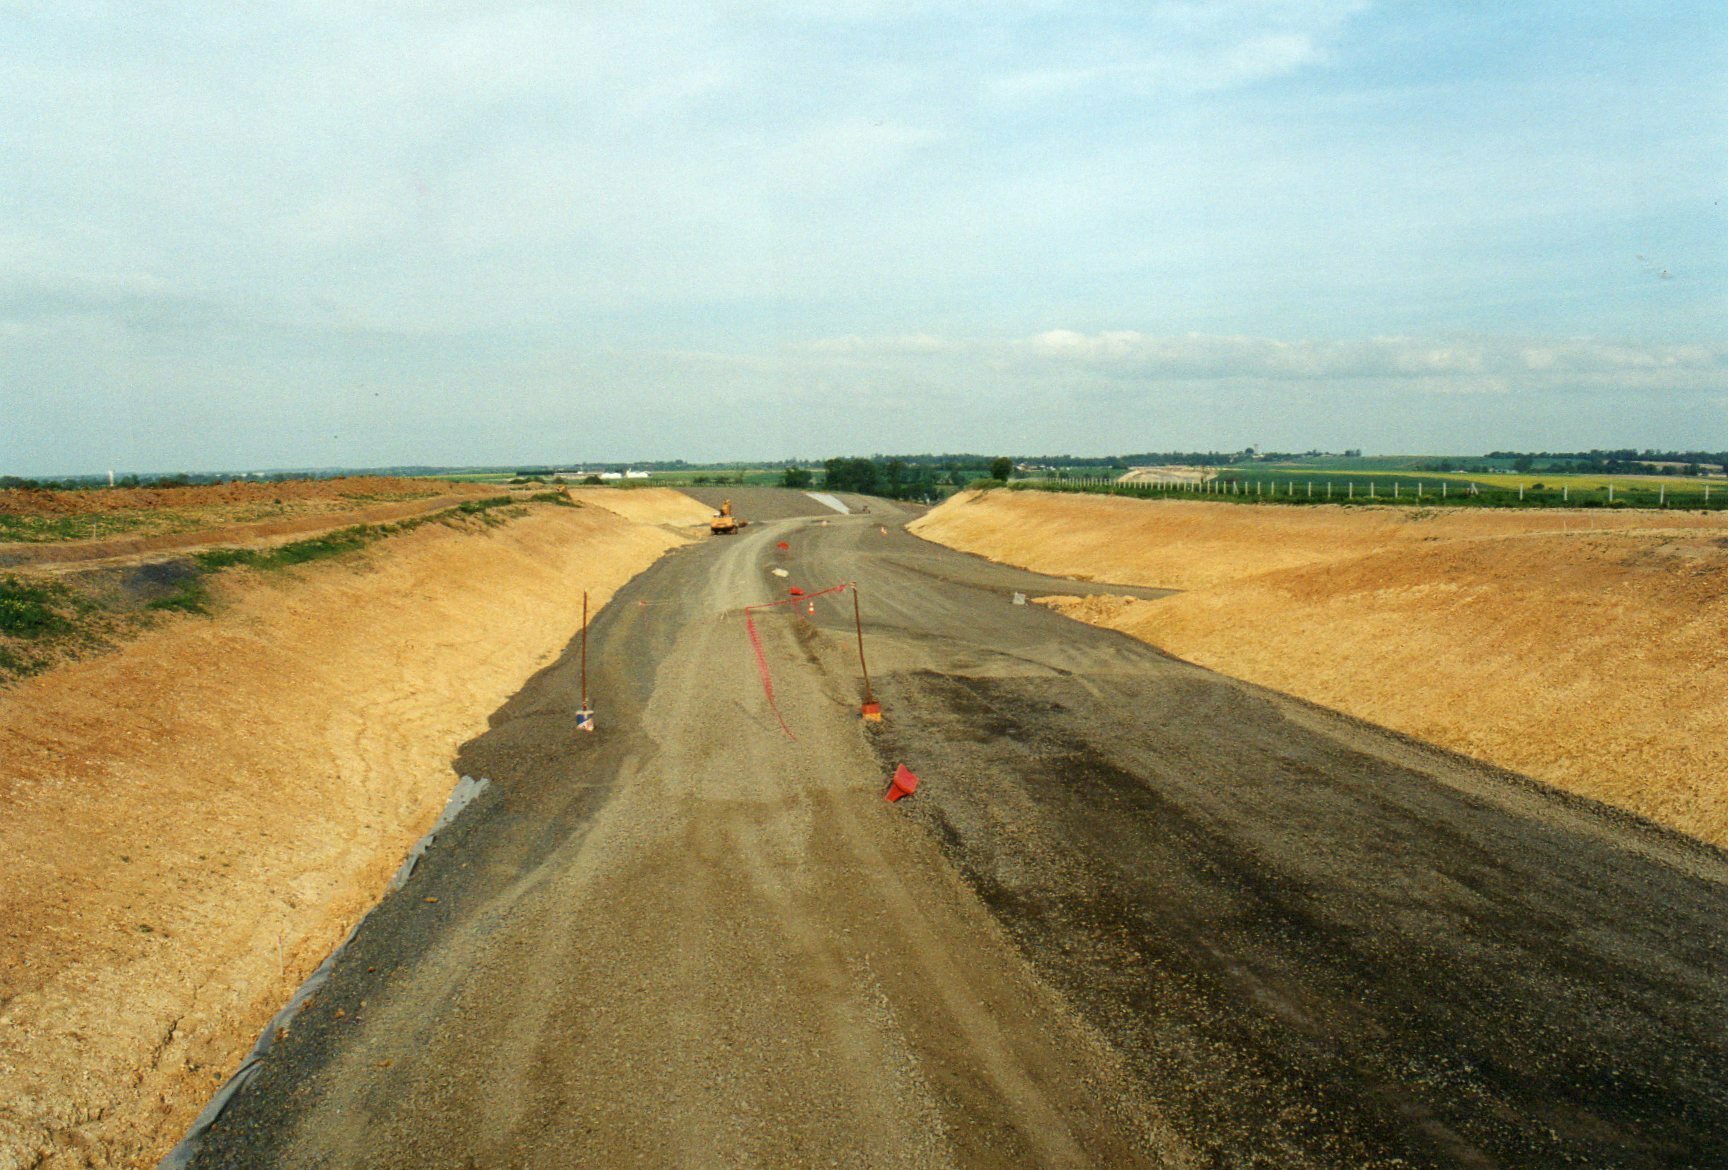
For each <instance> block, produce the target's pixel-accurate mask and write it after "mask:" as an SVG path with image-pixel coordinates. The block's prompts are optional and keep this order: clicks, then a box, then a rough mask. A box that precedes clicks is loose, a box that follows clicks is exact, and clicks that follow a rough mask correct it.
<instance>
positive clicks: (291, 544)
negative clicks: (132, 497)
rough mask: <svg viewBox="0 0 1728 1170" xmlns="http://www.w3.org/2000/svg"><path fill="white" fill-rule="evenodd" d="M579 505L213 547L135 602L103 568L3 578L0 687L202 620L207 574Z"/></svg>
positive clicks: (174, 560) (516, 505) (490, 501)
mask: <svg viewBox="0 0 1728 1170" xmlns="http://www.w3.org/2000/svg"><path fill="white" fill-rule="evenodd" d="M535 504H553V505H558V506H563V507H576V506H577V504H576V501H574V500H573V499H571V498H570V496H569V494H568V493H566V492H538V493H535V494H533V495H527V496H509V495H501V496H488V497H485V498H482V499H473V500H464V501H462V502H461V503H459V504H455V505H452V506H451V507H448V508H445V509H442V510H440V511H437V512H431V513H428V514H426V515H422V516H412V517H407V518H404V519H401V520H395V521H391V522H387V523H381V524H353V525H349V526H347V527H343V528H337V529H333V530H331V531H327V532H322V533H319V534H318V535H315V536H309V537H305V538H303V539H300V540H292V541H288V542H286V543H281V544H274V545H262V544H250V545H217V546H215V547H210V548H204V549H200V550H196V551H193V552H191V553H190V555H187V556H184V557H179V556H174V555H172V554H170V555H167V556H164V557H162V558H160V560H159V562H158V563H157V565H156V566H155V567H156V568H157V569H158V573H157V574H156V577H157V579H158V580H159V581H160V582H163V583H164V584H163V585H162V587H161V588H156V589H149V590H148V591H147V595H146V596H143V597H138V596H135V595H133V592H132V591H128V590H124V589H120V590H116V589H104V588H101V587H99V586H101V585H103V584H109V583H111V582H110V580H109V578H111V576H112V574H109V573H103V572H100V571H96V572H92V573H87V574H85V575H84V576H83V577H80V576H79V575H78V574H75V573H74V574H69V575H64V576H62V577H60V578H59V579H46V578H42V577H39V576H38V577H30V576H26V575H22V574H19V573H6V574H0V684H3V683H5V682H7V681H10V680H12V679H17V678H22V677H24V676H27V675H31V674H36V673H38V672H40V671H42V670H46V669H48V668H50V667H52V666H54V665H57V664H59V663H62V662H66V661H70V660H71V659H74V658H78V657H83V656H86V655H88V654H90V653H93V652H97V651H101V650H107V649H111V648H112V647H113V646H114V645H116V644H117V643H119V642H121V641H124V640H126V639H127V638H128V637H133V636H136V635H137V634H138V633H140V632H141V631H142V630H144V629H147V628H149V627H150V625H151V624H152V619H153V618H155V617H156V616H157V615H159V614H161V613H191V614H207V613H209V612H210V607H211V605H212V603H213V596H212V593H211V581H210V576H211V575H212V574H215V573H220V572H223V571H225V570H228V569H235V568H250V569H257V570H260V571H263V572H272V571H277V570H282V569H289V568H293V567H295V566H297V565H304V564H309V563H311V562H313V561H321V560H326V559H328V558H330V557H339V556H344V555H347V554H350V553H356V552H359V551H360V550H362V549H364V548H367V547H369V546H370V545H373V544H375V543H377V542H378V541H380V540H384V539H386V538H389V537H393V536H401V535H402V534H404V533H407V532H412V531H414V530H415V529H416V528H419V527H420V526H422V525H424V524H434V523H441V524H453V523H454V524H462V523H472V524H477V525H483V526H488V527H493V526H497V525H499V524H503V523H507V522H509V521H511V520H515V519H519V518H520V517H522V516H525V515H527V514H528V511H529V506H530V505H535Z"/></svg>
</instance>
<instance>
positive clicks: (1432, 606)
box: [911, 491, 1728, 847]
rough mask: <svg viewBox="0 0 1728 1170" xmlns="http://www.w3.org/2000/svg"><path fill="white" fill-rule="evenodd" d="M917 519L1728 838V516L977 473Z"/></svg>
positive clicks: (1661, 817) (1289, 685) (1592, 789)
mask: <svg viewBox="0 0 1728 1170" xmlns="http://www.w3.org/2000/svg"><path fill="white" fill-rule="evenodd" d="M911 527H912V529H913V531H915V532H917V533H918V534H919V535H921V536H923V537H925V538H927V539H930V540H935V541H938V542H940V543H943V544H947V545H950V546H952V547H955V548H959V549H962V550H965V551H967V552H972V553H977V554H979V555H982V556H986V557H989V558H991V559H994V560H999V561H1004V562H1008V563H1011V564H1015V565H1020V566H1024V567H1026V568H1030V569H1034V570H1036V571H1039V572H1043V573H1051V574H1056V575H1064V576H1076V577H1082V578H1086V579H1090V580H1101V581H1115V582H1120V583H1124V584H1136V585H1152V586H1164V587H1172V588H1177V589H1181V590H1184V592H1183V593H1181V594H1180V595H1178V596H1173V597H1168V598H1165V599H1162V600H1157V601H1138V602H1136V601H1134V600H1132V599H1126V598H1097V597H1094V598H1086V599H1078V598H1076V599H1072V600H1069V601H1063V602H1058V603H1057V604H1059V605H1061V606H1062V607H1063V608H1065V610H1066V611H1067V612H1069V613H1070V614H1071V615H1072V616H1074V617H1078V618H1081V619H1083V620H1086V621H1091V622H1093V623H1095V624H1099V625H1104V626H1109V627H1111V628H1114V629H1119V630H1121V631H1123V632H1125V633H1128V634H1130V635H1132V636H1134V637H1136V638H1140V639H1141V640H1143V641H1146V642H1150V643H1152V644H1154V645H1156V646H1158V647H1160V648H1162V649H1164V650H1166V651H1168V652H1169V653H1171V654H1175V655H1177V656H1179V657H1181V658H1186V659H1189V660H1191V661H1194V662H1197V663H1199V664H1201V665H1204V666H1207V667H1210V668H1212V669H1214V670H1218V671H1221V672H1223V673H1225V674H1230V675H1233V676H1236V677H1239V678H1243V679H1246V680H1248V681H1251V682H1254V683H1258V684H1261V685H1264V686H1269V687H1272V688H1275V689H1277V690H1280V691H1284V692H1286V693H1289V694H1293V695H1296V696H1299V697H1301V698H1304V699H1308V700H1311V701H1313V702H1316V703H1320V704H1323V705H1325V706H1327V707H1332V708H1335V709H1337V710H1341V711H1344V712H1346V713H1348V714H1351V715H1354V716H1357V717H1359V718H1362V719H1366V720H1369V721H1371V722H1374V723H1378V724H1381V725H1383V726H1386V727H1390V728H1393V729H1394V730H1397V731H1401V732H1404V733H1406V734H1409V735H1413V736H1416V737H1418V738H1420V739H1424V740H1427V741H1429V742H1432V743H1437V744H1440V745H1441V746H1444V747H1447V748H1451V749H1454V750H1456V751H1460V752H1464V753H1466V754H1468V755H1471V756H1474V757H1477V758H1479V759H1483V760H1486V761H1488V762H1490V763H1494V764H1498V765H1500V766H1502V767H1507V768H1511V769H1514V770H1516V771H1519V772H1523V773H1525V774H1527V775H1530V776H1533V777H1536V778H1537V779H1539V780H1542V781H1544V782H1546V783H1549V784H1552V785H1554V786H1555V787H1558V788H1561V789H1563V790H1566V791H1569V792H1573V793H1577V794H1580V795H1583V796H1587V797H1590V798H1592V799H1595V800H1599V801H1603V802H1605V803H1607V804H1611V805H1615V806H1617V807H1620V808H1624V809H1627V810H1630V811H1632V812H1635V813H1637V814H1639V815H1641V816H1644V817H1648V818H1650V819H1651V820H1654V821H1657V822H1658V823H1661V824H1664V825H1667V826H1669V827H1671V828H1675V829H1678V830H1680V831H1682V832H1684V833H1688V834H1690V835H1692V836H1695V837H1698V838H1700V839H1702V840H1705V841H1708V842H1710V843H1712V844H1714V845H1717V846H1719V847H1720V846H1728V704H1725V703H1724V702H1723V701H1722V696H1723V694H1724V693H1728V518H1724V517H1722V516H1720V515H1714V514H1708V515H1707V514H1703V513H1666V512H1613V513H1607V512H1591V511H1568V512H1561V511H1551V510H1544V511H1540V512H1537V511H1512V512H1489V511H1485V510H1469V511H1466V510H1463V509H1459V510H1455V511H1435V510H1422V511H1418V510H1415V509H1399V508H1342V507H1325V506H1316V507H1301V508H1296V507H1274V506H1253V505H1241V504H1222V503H1209V502H1200V501H1185V500H1178V501H1142V500H1131V499H1124V498H1120V497H1108V496H1084V495H1078V494H1057V493H1042V492H1001V491H997V492H988V493H982V494H979V493H966V494H963V495H960V496H956V497H954V499H952V500H950V501H949V502H948V503H946V504H944V505H943V506H942V507H940V508H938V509H936V510H935V511H933V512H931V513H930V514H929V515H928V516H926V517H924V518H923V519H921V520H919V521H917V522H915V523H914V524H913V525H911Z"/></svg>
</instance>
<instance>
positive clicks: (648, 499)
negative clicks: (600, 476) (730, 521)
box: [570, 487, 713, 528]
mask: <svg viewBox="0 0 1728 1170" xmlns="http://www.w3.org/2000/svg"><path fill="white" fill-rule="evenodd" d="M570 496H571V498H572V499H574V500H577V501H579V502H581V503H584V504H593V505H594V506H595V507H599V508H605V509H606V510H607V511H608V512H615V513H617V514H618V515H620V516H623V517H624V518H625V519H627V520H634V521H636V523H638V524H670V525H672V526H673V527H675V528H688V527H691V526H693V525H697V524H703V525H705V524H707V523H708V517H709V516H711V515H713V513H712V512H711V511H710V510H709V509H708V507H707V505H705V504H703V503H701V502H700V501H698V500H693V499H691V498H690V497H689V496H687V495H685V494H684V493H683V492H680V491H676V490H674V489H672V488H604V487H601V488H593V487H591V488H571V489H570Z"/></svg>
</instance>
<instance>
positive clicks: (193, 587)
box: [144, 576, 210, 613]
mask: <svg viewBox="0 0 1728 1170" xmlns="http://www.w3.org/2000/svg"><path fill="white" fill-rule="evenodd" d="M144 608H145V609H154V610H160V611H163V612H166V613H209V612H210V586H209V585H208V584H206V583H205V580H204V578H203V577H202V576H197V577H188V578H186V579H185V580H184V581H182V582H180V584H179V585H177V586H175V588H174V592H172V593H170V594H168V595H167V596H166V597H158V598H157V599H156V600H155V601H152V602H149V603H147V604H146V605H145V606H144Z"/></svg>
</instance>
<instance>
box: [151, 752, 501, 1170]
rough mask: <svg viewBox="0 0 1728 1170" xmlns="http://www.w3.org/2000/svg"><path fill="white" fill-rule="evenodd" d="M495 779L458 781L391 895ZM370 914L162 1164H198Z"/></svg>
mask: <svg viewBox="0 0 1728 1170" xmlns="http://www.w3.org/2000/svg"><path fill="white" fill-rule="evenodd" d="M491 783H492V782H491V781H490V780H488V779H486V778H484V777H482V778H481V779H478V780H476V779H475V778H474V777H472V776H464V777H462V778H461V779H460V780H458V781H457V782H456V787H455V788H454V789H452V790H451V792H450V799H449V800H447V801H445V802H444V811H443V812H441V813H439V814H438V820H437V821H436V822H434V823H433V825H432V827H431V828H430V829H429V830H427V832H426V835H425V836H423V837H421V838H420V839H419V840H418V841H416V842H414V845H413V847H412V848H410V849H409V850H408V854H407V856H406V857H404V858H403V859H402V864H401V866H400V867H398V868H397V870H396V874H395V876H394V877H392V878H391V879H390V885H389V886H388V887H387V889H386V890H385V896H386V897H388V896H389V895H390V894H393V893H395V892H396V891H397V890H399V889H401V888H402V887H403V886H404V885H406V884H407V883H408V879H409V878H410V877H412V876H414V868H415V866H417V865H419V864H420V858H421V857H423V856H425V853H426V850H427V848H428V847H429V846H430V845H431V844H432V842H433V841H434V840H436V839H437V836H438V834H439V833H440V832H441V831H442V830H443V829H444V827H445V826H446V825H448V824H449V823H450V822H451V821H453V820H455V819H456V816H457V814H459V813H460V812H461V811H462V810H463V809H465V808H467V807H468V806H469V805H470V804H471V803H473V801H474V799H475V798H476V797H477V796H479V795H480V794H481V793H482V792H484V791H486V789H487V787H488V786H489V785H490V784H491ZM380 901H382V899H380ZM370 916H371V912H370V911H368V912H367V915H366V917H370ZM366 917H363V918H361V919H360V921H359V922H356V923H355V924H354V926H353V928H352V929H350V930H349V931H348V933H347V934H346V935H345V936H343V939H342V941H341V942H340V943H338V944H337V945H336V949H335V950H333V951H331V952H330V954H329V955H328V956H327V957H326V958H325V959H324V961H323V962H322V963H320V964H318V969H317V970H315V971H313V972H312V974H311V975H309V976H307V978H306V982H304V983H302V984H301V985H300V987H299V989H298V990H296V991H295V992H294V995H293V996H292V997H291V998H290V999H289V1000H288V1002H287V1003H286V1004H284V1005H283V1007H282V1010H281V1011H279V1012H277V1013H276V1014H275V1015H274V1016H272V1017H271V1019H270V1022H269V1023H268V1024H266V1025H265V1026H264V1031H263V1034H262V1035H260V1036H259V1037H258V1042H257V1043H256V1044H254V1045H253V1046H252V1051H251V1052H249V1053H247V1054H246V1059H245V1060H242V1061H241V1062H240V1067H239V1068H237V1069H235V1070H234V1075H233V1076H231V1077H229V1078H228V1080H227V1083H225V1084H224V1085H223V1086H222V1087H221V1088H220V1089H218V1090H217V1091H216V1095H215V1096H213V1097H211V1098H210V1103H209V1104H208V1105H206V1106H204V1109H203V1111H202V1112H201V1113H199V1114H198V1116H197V1118H196V1119H194V1120H193V1122H192V1128H191V1129H190V1130H188V1131H187V1133H186V1136H185V1137H183V1138H181V1139H180V1143H179V1144H178V1145H176V1146H175V1147H174V1148H173V1149H172V1150H170V1151H168V1156H167V1157H166V1158H163V1159H162V1161H161V1162H160V1163H158V1170H185V1167H188V1166H190V1165H191V1164H192V1160H193V1159H194V1158H196V1157H197V1156H198V1149H199V1146H200V1145H201V1144H202V1143H203V1140H204V1135H205V1134H206V1133H207V1132H209V1129H210V1127H211V1126H212V1125H215V1124H216V1122H217V1120H218V1119H219V1118H220V1117H221V1116H222V1111H223V1110H225V1109H226V1108H228V1104H229V1102H231V1101H233V1100H234V1097H235V1096H236V1095H237V1094H238V1093H239V1092H240V1090H241V1089H243V1088H245V1087H246V1085H247V1084H248V1083H249V1082H250V1081H251V1080H252V1078H253V1077H254V1076H256V1075H257V1073H258V1067H259V1065H260V1064H262V1063H263V1061H264V1058H265V1057H267V1056H269V1055H270V1049H271V1048H272V1047H274V1046H275V1043H276V1038H277V1036H278V1035H280V1034H285V1033H286V1031H287V1029H288V1026H289V1025H290V1024H292V1023H293V1022H294V1017H295V1016H296V1015H298V1014H299V1013H300V1009H301V1008H302V1007H304V1006H305V1004H306V1001H307V1000H308V999H310V998H311V997H312V995H313V994H314V993H315V992H316V991H317V990H318V989H319V988H321V987H323V986H324V982H325V980H327V979H329V978H330V972H331V971H333V970H335V969H336V963H337V960H339V959H340V958H341V957H342V954H343V952H344V951H346V950H347V949H348V944H349V943H350V942H352V941H353V939H354V936H355V935H356V934H358V933H360V928H361V927H362V926H364V925H366Z"/></svg>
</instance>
